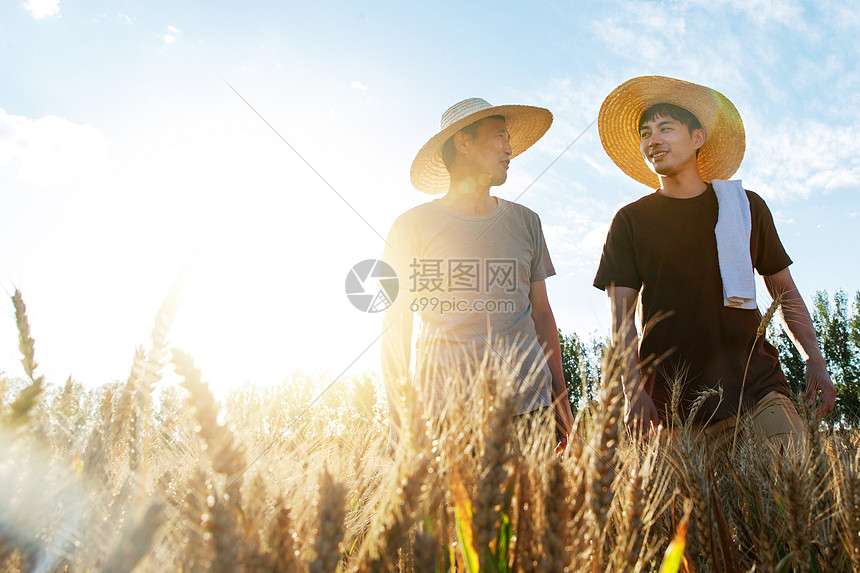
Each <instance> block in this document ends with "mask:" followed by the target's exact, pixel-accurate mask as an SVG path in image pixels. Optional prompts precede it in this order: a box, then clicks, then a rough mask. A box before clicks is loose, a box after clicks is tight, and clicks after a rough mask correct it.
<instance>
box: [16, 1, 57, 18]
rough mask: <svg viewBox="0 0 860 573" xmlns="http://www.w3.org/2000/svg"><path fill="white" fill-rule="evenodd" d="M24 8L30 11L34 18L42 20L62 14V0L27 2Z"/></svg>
mask: <svg viewBox="0 0 860 573" xmlns="http://www.w3.org/2000/svg"><path fill="white" fill-rule="evenodd" d="M24 8H26V9H27V10H29V11H30V13H31V14H32V15H33V18H35V19H36V20H42V19H44V18H47V17H49V16H57V15H58V14H59V13H60V0H27V3H26V4H24Z"/></svg>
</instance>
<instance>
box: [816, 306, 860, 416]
mask: <svg viewBox="0 0 860 573" xmlns="http://www.w3.org/2000/svg"><path fill="white" fill-rule="evenodd" d="M812 320H813V323H814V324H815V330H816V333H817V334H818V339H819V341H820V342H821V347H822V351H823V352H824V359H825V360H826V361H827V369H828V370H829V371H830V375H831V376H832V377H833V383H834V385H835V386H836V392H837V396H836V410H835V411H834V416H835V418H836V419H837V420H840V421H842V422H844V423H846V424H848V425H850V426H854V427H858V426H860V344H858V342H860V332H858V330H860V292H858V293H857V296H856V298H855V302H854V309H853V312H850V313H849V308H848V297H847V296H846V294H845V291H842V290H838V291H836V293H835V294H834V295H833V303H832V304H831V303H830V297H829V296H828V294H827V292H826V291H819V292H817V293H815V299H814V303H813V315H812Z"/></svg>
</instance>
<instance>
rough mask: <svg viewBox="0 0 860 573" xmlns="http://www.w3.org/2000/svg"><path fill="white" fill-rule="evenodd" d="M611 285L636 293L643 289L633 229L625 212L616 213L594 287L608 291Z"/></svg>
mask: <svg viewBox="0 0 860 573" xmlns="http://www.w3.org/2000/svg"><path fill="white" fill-rule="evenodd" d="M610 285H615V286H623V287H629V288H632V289H634V290H636V291H638V290H639V289H640V288H641V287H642V277H641V276H640V275H639V268H638V267H637V265H636V253H635V251H634V249H633V227H632V225H631V224H630V219H629V218H628V217H627V216H626V214H625V213H624V212H623V211H619V212H618V213H616V214H615V217H614V218H613V219H612V224H611V225H610V226H609V232H608V233H607V234H606V243H604V245H603V254H602V255H601V256H600V266H598V268H597V275H596V276H595V277H594V286H595V287H597V288H599V289H600V290H606V287H608V286H610Z"/></svg>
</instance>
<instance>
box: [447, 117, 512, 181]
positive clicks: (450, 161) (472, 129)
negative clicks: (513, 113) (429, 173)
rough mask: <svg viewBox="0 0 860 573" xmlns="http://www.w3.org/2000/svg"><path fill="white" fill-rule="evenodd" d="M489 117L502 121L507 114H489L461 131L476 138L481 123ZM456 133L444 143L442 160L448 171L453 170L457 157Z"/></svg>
mask: <svg viewBox="0 0 860 573" xmlns="http://www.w3.org/2000/svg"><path fill="white" fill-rule="evenodd" d="M488 119H501V120H502V121H506V120H505V116H503V115H489V116H487V117H482V118H481V119H479V120H478V121H476V122H473V123H470V124H469V125H467V126H466V127H464V128H462V129H460V130H459V131H462V132H463V133H465V134H466V135H468V136H469V137H471V138H472V139H475V137H476V136H477V135H478V128H479V127H481V123H483V122H484V121H485V120H488ZM454 135H456V134H454ZM454 135H452V136H451V137H449V138H448V139H447V140H446V141H445V143H443V144H442V162H443V163H444V164H445V169H447V170H448V171H451V166H452V165H454V158H455V157H457V148H456V147H454Z"/></svg>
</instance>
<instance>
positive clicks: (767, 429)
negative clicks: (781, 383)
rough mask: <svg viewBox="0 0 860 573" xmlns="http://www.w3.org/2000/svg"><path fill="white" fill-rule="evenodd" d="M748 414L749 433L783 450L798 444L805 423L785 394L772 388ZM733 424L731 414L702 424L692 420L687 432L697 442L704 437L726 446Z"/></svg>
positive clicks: (733, 432) (801, 438)
mask: <svg viewBox="0 0 860 573" xmlns="http://www.w3.org/2000/svg"><path fill="white" fill-rule="evenodd" d="M750 416H751V418H752V420H751V426H752V430H753V432H755V434H757V435H758V436H760V437H762V438H764V440H765V441H767V442H768V443H769V444H771V445H772V446H774V447H777V448H780V447H781V448H782V449H783V450H785V449H788V448H794V449H797V448H800V447H801V446H802V444H803V439H804V435H805V424H804V423H803V420H802V419H801V418H800V416H799V415H798V414H797V410H795V409H794V404H792V403H791V400H789V399H788V396H785V395H784V394H780V393H779V392H775V391H774V392H770V393H769V394H767V395H766V396H765V397H764V398H762V399H761V400H760V401H759V402H758V404H756V405H755V407H754V408H753V409H752V412H751V413H750ZM736 425H737V417H735V416H732V417H731V418H726V419H724V420H719V421H717V422H714V423H713V424H710V425H709V426H706V427H703V426H704V425H703V424H701V423H694V424H692V426H691V428H690V435H692V436H693V438H694V439H695V440H697V441H699V440H703V439H704V440H707V442H708V443H709V444H711V445H712V446H714V447H715V448H717V449H720V450H724V449H730V448H731V447H732V441H733V439H734V435H735V426H736ZM739 433H740V432H739Z"/></svg>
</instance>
